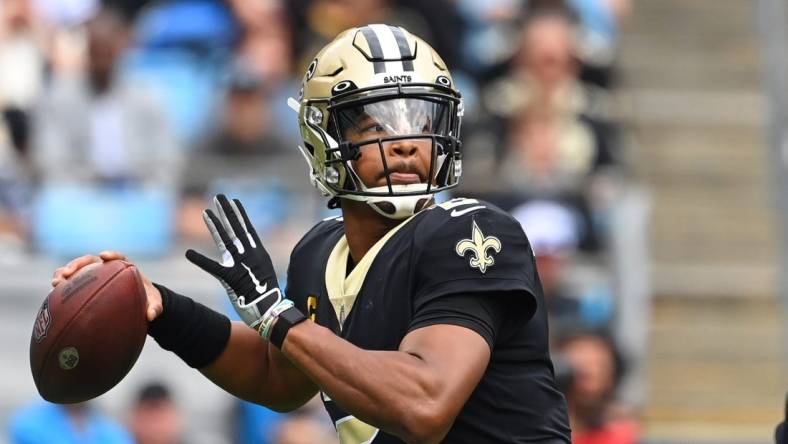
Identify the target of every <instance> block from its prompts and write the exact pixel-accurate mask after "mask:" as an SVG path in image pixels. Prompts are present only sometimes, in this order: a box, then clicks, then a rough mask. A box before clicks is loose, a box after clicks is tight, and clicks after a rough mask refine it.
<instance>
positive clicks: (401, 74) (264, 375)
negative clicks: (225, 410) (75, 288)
mask: <svg viewBox="0 0 788 444" xmlns="http://www.w3.org/2000/svg"><path fill="white" fill-rule="evenodd" d="M290 105H291V107H292V108H294V109H295V110H296V111H297V112H298V121H299V125H300V128H301V134H302V139H303V145H302V146H301V147H300V149H301V151H302V154H303V156H304V158H305V159H306V160H307V162H308V163H309V168H310V180H311V181H312V183H313V184H314V185H315V186H316V187H317V188H318V190H319V191H320V192H322V193H323V194H324V195H325V196H326V197H328V198H330V201H329V205H330V206H333V207H339V208H341V210H342V216H341V217H337V218H332V219H329V220H325V221H322V222H320V223H318V224H317V225H315V227H314V228H312V229H311V230H310V231H309V232H308V233H307V234H306V235H305V236H304V237H303V239H301V241H300V242H299V243H298V245H297V246H296V247H295V249H294V250H293V252H292V255H291V257H290V265H289V268H288V272H287V287H286V292H287V297H285V295H284V294H283V293H282V291H280V286H279V283H278V282H277V277H276V276H277V275H276V272H275V271H274V268H273V266H272V263H271V259H270V257H269V255H268V253H267V252H266V250H265V249H264V247H263V243H262V242H261V239H260V238H259V237H258V236H257V234H256V232H255V230H254V228H253V226H252V223H251V221H250V220H249V218H248V217H247V215H246V212H245V211H244V208H243V206H242V205H241V203H240V202H239V201H238V200H234V199H228V198H226V197H225V196H223V195H219V196H216V198H215V204H216V207H215V209H208V210H206V211H205V212H204V214H203V219H204V220H205V224H206V225H207V227H208V230H209V231H210V233H211V234H212V236H213V239H214V240H215V242H216V244H217V246H218V249H219V255H220V259H219V260H218V261H215V260H213V259H210V258H209V257H207V256H205V255H203V254H201V253H198V252H196V251H194V250H189V251H187V252H186V257H187V259H188V260H190V261H191V262H193V263H194V264H195V265H197V266H198V267H200V268H202V269H203V270H205V271H206V272H208V273H210V274H211V275H213V276H214V277H215V278H217V279H218V280H219V281H221V283H222V284H223V285H224V287H225V289H226V290H227V294H228V296H229V298H230V301H231V302H232V305H233V307H234V308H235V310H236V311H237V312H238V314H239V315H240V317H241V318H242V319H243V322H230V321H229V320H228V319H227V318H226V317H225V316H223V315H221V314H219V313H217V312H215V311H213V310H210V309H209V308H207V307H205V306H203V305H200V304H198V303H195V302H194V301H193V300H191V299H190V298H188V297H186V296H182V295H179V294H177V293H175V292H174V291H172V290H170V289H168V288H166V287H165V286H163V285H161V284H158V283H156V284H154V283H151V282H150V281H147V280H146V291H147V296H148V318H149V319H150V320H151V323H150V329H149V333H150V335H151V336H152V337H153V338H154V339H155V340H156V341H157V342H158V343H159V344H160V345H161V346H162V347H163V348H165V349H167V350H171V351H172V352H174V353H175V354H176V355H178V356H179V357H180V358H181V359H183V360H184V361H185V362H186V363H187V364H188V365H190V366H192V367H194V368H196V369H198V370H199V371H200V372H202V373H203V374H204V375H205V376H206V377H207V378H209V379H210V380H211V381H213V382H214V383H215V384H217V385H219V386H220V387H222V388H224V389H225V390H227V391H228V392H230V393H232V394H234V395H236V396H238V397H240V398H243V399H246V400H249V401H252V402H256V403H259V404H261V405H264V406H267V407H270V408H272V409H275V410H278V411H289V410H292V409H295V408H297V407H299V406H301V405H303V404H304V403H305V402H306V401H308V400H309V399H311V398H312V397H314V396H315V395H316V394H319V396H320V397H321V399H322V401H323V403H324V405H325V408H326V410H327V411H328V413H329V415H330V416H331V419H332V420H333V421H334V424H335V426H336V429H337V433H338V435H339V439H340V442H341V443H342V444H361V443H374V444H384V443H402V442H408V443H437V442H448V443H468V444H471V443H473V444H478V443H568V442H569V441H570V437H569V436H570V431H569V426H568V419H567V413H566V406H565V401H564V398H563V396H562V395H561V394H560V392H559V391H558V390H557V389H556V386H555V383H554V380H553V379H554V378H553V367H552V364H551V361H550V356H549V352H548V344H547V338H548V332H547V315H546V307H545V301H544V298H543V295H542V289H541V284H540V282H539V277H538V275H537V273H536V269H535V265H534V258H533V253H532V250H531V247H530V245H529V243H528V240H527V238H526V236H525V234H524V233H523V231H522V228H521V227H520V225H519V224H518V223H517V222H516V221H514V220H513V219H512V218H511V217H509V216H508V215H507V214H506V213H504V212H502V211H501V210H499V209H497V208H496V207H494V206H493V205H491V204H489V203H486V202H484V201H479V200H474V199H454V200H450V201H448V202H446V203H443V204H441V205H436V204H435V203H434V199H433V197H434V194H435V193H437V192H439V191H444V190H447V189H450V188H452V187H454V186H456V185H457V182H458V180H459V178H460V176H461V173H462V151H461V143H460V140H459V133H460V121H461V119H462V115H463V106H462V100H461V97H460V94H459V93H458V91H457V89H456V88H455V85H454V83H453V80H452V77H451V75H450V74H449V72H448V70H447V69H446V66H445V64H444V62H443V61H442V60H441V58H440V56H439V55H438V54H437V53H435V51H434V50H433V49H432V48H431V47H430V46H429V45H428V44H427V43H425V42H424V41H423V40H421V39H419V38H418V37H415V36H413V35H412V34H410V33H408V32H407V31H405V30H404V29H402V28H399V27H393V26H387V25H369V26H364V27H360V28H354V29H350V30H347V31H345V32H344V33H342V34H341V35H339V36H338V37H337V38H336V39H335V40H334V41H333V42H331V43H329V44H328V45H327V46H326V47H325V48H323V50H321V51H320V53H318V54H317V56H316V57H315V59H314V60H313V61H312V63H311V64H310V65H309V68H308V69H307V72H306V74H305V75H304V79H303V84H302V88H301V91H300V93H299V98H298V100H295V99H291V101H290ZM122 257H123V256H122V255H121V254H120V253H116V252H103V253H101V254H100V255H99V256H83V257H80V258H77V259H74V260H73V261H71V262H70V263H69V264H67V265H66V266H64V267H61V268H59V269H58V270H56V272H55V276H54V279H53V284H57V283H58V282H60V281H61V280H62V279H65V278H67V277H68V276H70V275H71V274H73V273H74V272H75V271H76V270H77V269H79V268H80V267H82V266H84V265H86V264H88V263H92V262H96V261H101V260H111V259H116V258H122Z"/></svg>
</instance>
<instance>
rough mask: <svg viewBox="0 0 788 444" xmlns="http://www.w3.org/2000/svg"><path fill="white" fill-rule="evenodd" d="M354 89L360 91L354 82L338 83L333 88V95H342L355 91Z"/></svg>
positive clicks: (344, 81)
mask: <svg viewBox="0 0 788 444" xmlns="http://www.w3.org/2000/svg"><path fill="white" fill-rule="evenodd" d="M354 89H358V87H357V86H356V84H355V83H353V81H352V80H343V81H341V82H339V83H337V84H336V85H334V87H333V88H331V94H332V95H336V94H342V93H346V92H348V91H353V90H354Z"/></svg>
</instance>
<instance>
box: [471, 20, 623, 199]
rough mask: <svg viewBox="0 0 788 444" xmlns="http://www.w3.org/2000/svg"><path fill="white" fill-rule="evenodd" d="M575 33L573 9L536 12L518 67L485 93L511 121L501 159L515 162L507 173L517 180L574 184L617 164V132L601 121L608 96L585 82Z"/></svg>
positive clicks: (549, 185)
mask: <svg viewBox="0 0 788 444" xmlns="http://www.w3.org/2000/svg"><path fill="white" fill-rule="evenodd" d="M574 35H575V34H574V27H573V24H572V21H571V17H570V15H569V13H568V12H567V11H566V10H564V9H560V8H549V9H544V10H535V11H533V12H532V13H531V14H530V15H529V17H528V19H527V20H526V23H525V25H524V27H523V31H522V34H521V41H520V42H521V43H520V49H519V52H518V54H517V56H516V58H515V60H514V65H513V68H512V72H511V73H510V75H509V76H507V77H506V78H505V79H503V80H502V81H500V82H498V83H496V84H494V85H492V86H491V88H489V90H488V92H487V93H486V94H485V103H486V104H487V108H488V109H489V110H490V111H491V112H492V113H493V114H494V115H497V116H499V117H502V118H503V119H505V122H506V124H505V128H504V129H505V131H506V134H507V136H506V137H505V139H504V140H502V141H501V144H500V145H501V146H500V148H503V151H502V152H501V151H499V153H498V154H497V157H498V158H499V162H500V164H501V165H505V166H509V168H514V171H508V172H506V171H505V172H504V177H505V178H506V180H507V182H508V183H509V184H511V185H515V184H517V183H518V182H519V183H521V184H523V182H524V185H526V186H529V185H530V186H535V187H537V188H544V189H547V190H556V189H558V190H562V189H574V188H577V187H578V184H579V183H581V182H582V181H583V180H584V179H585V178H586V177H587V175H588V174H589V173H591V172H592V171H593V169H595V168H597V167H599V166H603V165H607V164H610V163H612V162H613V159H612V152H611V149H612V147H611V146H610V139H611V135H610V134H608V133H607V131H608V128H606V127H605V126H604V125H603V124H602V122H601V121H600V115H603V114H604V113H603V111H604V110H603V108H604V107H605V106H606V105H605V102H606V100H605V97H606V96H605V94H604V93H603V92H601V91H599V90H598V89H592V88H588V87H585V86H583V85H582V84H581V83H580V82H579V81H578V77H577V75H578V66H577V63H576V61H575V53H576V47H575V37H574ZM523 168H524V170H523ZM518 170H522V171H519V173H518Z"/></svg>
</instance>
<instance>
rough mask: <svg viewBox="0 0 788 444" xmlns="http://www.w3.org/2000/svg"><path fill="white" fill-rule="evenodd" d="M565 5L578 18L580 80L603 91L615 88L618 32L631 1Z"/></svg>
mask: <svg viewBox="0 0 788 444" xmlns="http://www.w3.org/2000/svg"><path fill="white" fill-rule="evenodd" d="M568 3H569V5H570V6H571V7H572V9H573V10H574V11H575V12H576V13H577V15H578V17H579V19H580V29H579V36H578V58H579V59H580V61H581V62H582V71H581V74H580V77H581V78H582V79H583V81H585V82H589V83H593V84H595V85H598V86H601V87H604V88H610V87H612V86H614V83H615V80H616V79H615V60H616V53H617V51H618V30H619V27H620V25H621V22H622V21H623V20H625V19H626V17H627V16H628V15H629V14H630V11H631V9H632V4H631V0H568Z"/></svg>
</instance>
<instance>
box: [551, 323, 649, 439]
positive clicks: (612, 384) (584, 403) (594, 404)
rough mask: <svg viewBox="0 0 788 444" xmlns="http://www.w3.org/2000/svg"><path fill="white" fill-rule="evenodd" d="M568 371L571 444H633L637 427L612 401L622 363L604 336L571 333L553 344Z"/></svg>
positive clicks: (566, 393)
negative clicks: (555, 344) (569, 376)
mask: <svg viewBox="0 0 788 444" xmlns="http://www.w3.org/2000/svg"><path fill="white" fill-rule="evenodd" d="M557 351H558V352H559V353H558V354H559V355H560V356H561V357H562V358H563V359H564V360H565V361H566V363H567V364H568V365H569V367H570V369H571V372H570V373H571V378H570V382H569V384H568V386H567V387H565V389H566V391H565V393H564V395H565V396H566V399H567V403H568V406H569V419H570V422H571V426H572V442H573V443H575V444H634V443H636V442H637V440H638V436H639V434H640V431H639V425H638V424H637V422H636V421H635V419H634V418H633V417H632V416H631V415H630V414H629V413H628V412H627V411H625V410H624V409H623V408H622V407H621V406H620V405H619V404H618V403H617V402H616V399H615V392H616V389H617V386H618V383H619V382H620V380H621V378H622V376H623V372H624V363H623V360H622V358H621V356H620V355H619V353H618V350H617V349H616V347H615V345H614V344H613V342H612V340H611V339H610V338H609V336H608V335H606V334H601V333H593V332H575V333H572V334H568V335H566V336H565V337H564V338H562V339H560V340H559V341H558V343H557Z"/></svg>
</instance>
